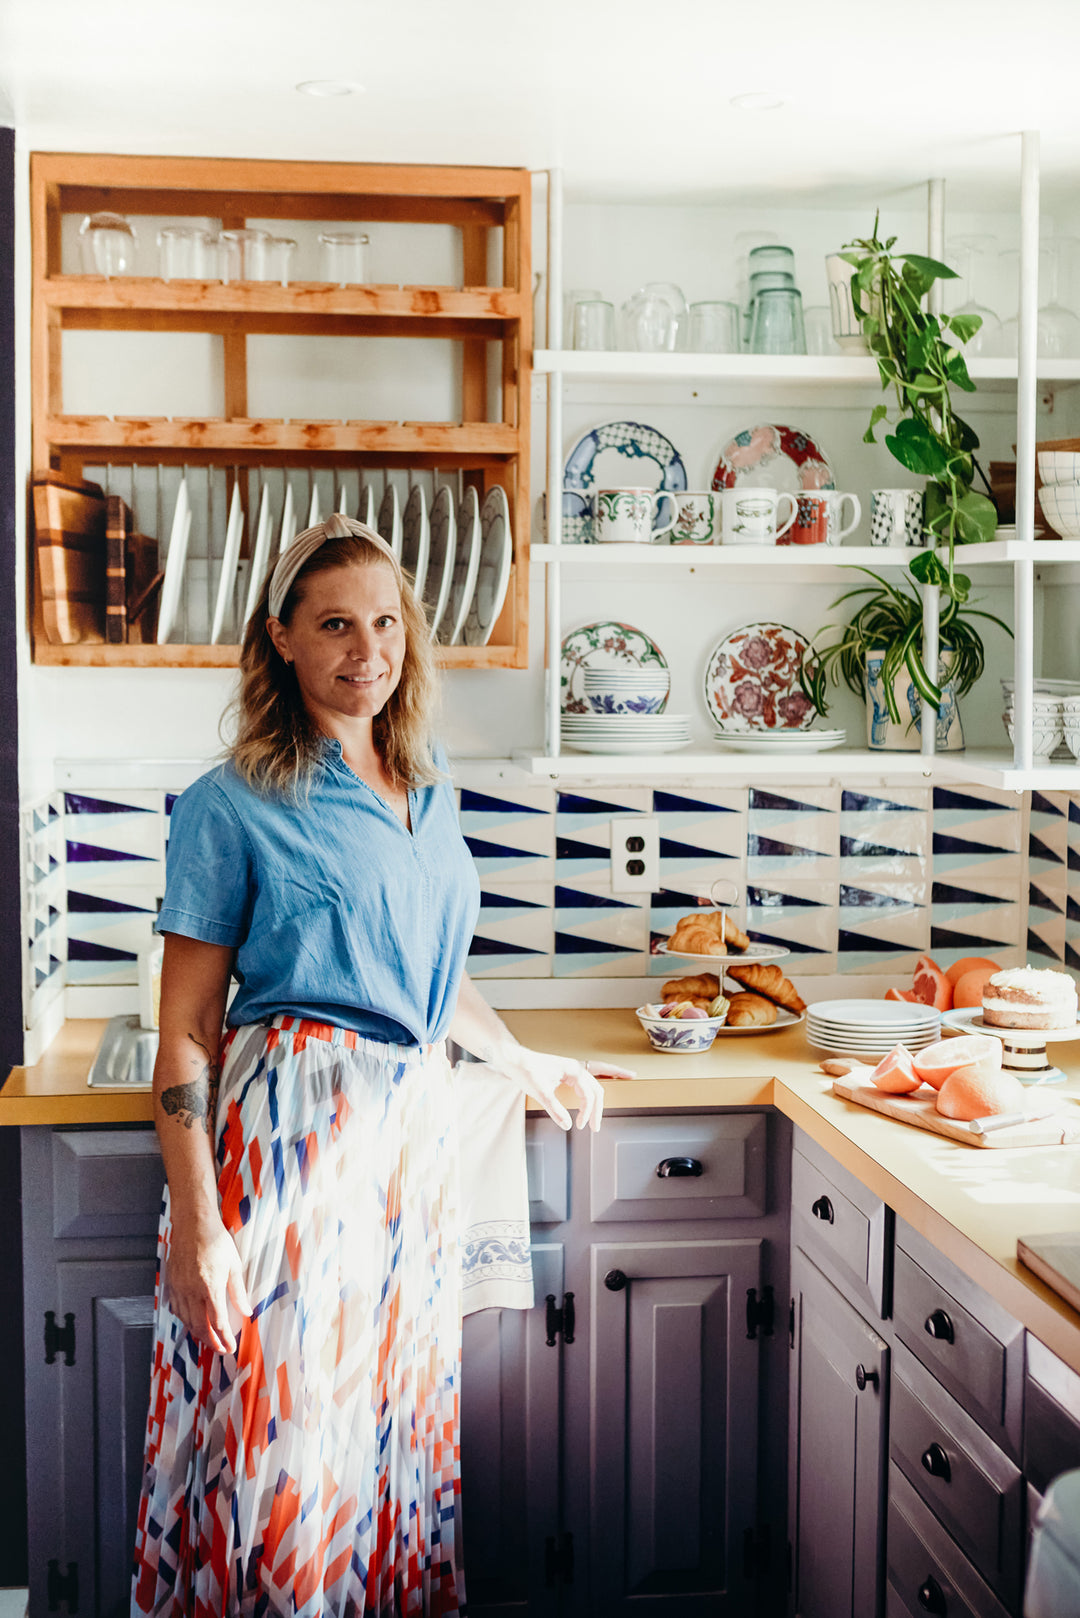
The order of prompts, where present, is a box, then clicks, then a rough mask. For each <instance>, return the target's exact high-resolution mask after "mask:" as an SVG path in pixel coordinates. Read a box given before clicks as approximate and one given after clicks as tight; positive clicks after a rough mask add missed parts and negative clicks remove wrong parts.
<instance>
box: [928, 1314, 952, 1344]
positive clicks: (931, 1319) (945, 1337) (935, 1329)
mask: <svg viewBox="0 0 1080 1618" xmlns="http://www.w3.org/2000/svg"><path fill="white" fill-rule="evenodd" d="M923 1330H924V1331H928V1332H929V1333H930V1336H931V1337H936V1338H937V1340H938V1342H939V1343H955V1341H956V1333H955V1331H954V1330H953V1323H952V1321H951V1320H950V1319H949V1317H948V1315H947V1314H946V1313H945V1311H944V1309H935V1310H934V1312H933V1314H932V1315H927V1317H926V1320H925V1321H924V1322H923Z"/></svg>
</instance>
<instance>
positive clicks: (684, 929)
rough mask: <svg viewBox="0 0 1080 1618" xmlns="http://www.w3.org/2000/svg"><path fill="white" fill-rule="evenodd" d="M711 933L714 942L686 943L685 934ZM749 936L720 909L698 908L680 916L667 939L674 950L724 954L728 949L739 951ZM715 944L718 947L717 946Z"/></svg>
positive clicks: (743, 947)
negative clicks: (705, 945)
mask: <svg viewBox="0 0 1080 1618" xmlns="http://www.w3.org/2000/svg"><path fill="white" fill-rule="evenodd" d="M701 929H704V932H705V933H706V934H711V935H712V937H713V939H714V940H715V942H714V943H713V944H712V945H711V946H710V947H706V948H702V947H701V944H700V942H699V943H698V944H695V945H693V946H691V945H688V944H687V943H686V941H685V940H686V936H687V934H692V935H693V936H695V937H700V930H701ZM749 943H750V940H749V938H748V937H747V936H746V934H745V933H744V932H743V930H742V928H741V927H738V926H736V924H735V922H733V921H732V919H731V917H730V916H728V915H726V914H725V913H724V912H723V911H720V910H699V911H696V912H693V913H692V914H691V915H689V916H681V917H680V918H679V920H678V922H676V924H675V931H674V932H673V933H672V935H671V937H670V938H669V939H668V947H669V948H671V949H676V950H680V949H681V950H690V951H691V953H693V954H695V955H726V954H727V953H728V951H729V950H730V951H733V952H734V951H740V950H744V949H746V948H747V947H748V945H749ZM717 945H719V946H720V947H719V948H717Z"/></svg>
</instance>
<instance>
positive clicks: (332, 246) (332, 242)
mask: <svg viewBox="0 0 1080 1618" xmlns="http://www.w3.org/2000/svg"><path fill="white" fill-rule="evenodd" d="M369 239H370V238H369V237H367V236H363V235H361V234H360V233H359V232H357V231H353V230H324V231H322V232H320V235H319V263H320V265H321V271H320V276H319V279H320V280H322V281H329V282H330V284H331V286H336V287H351V286H359V285H360V284H361V283H362V282H363V280H364V248H365V247H366V246H367V245H368V241H369Z"/></svg>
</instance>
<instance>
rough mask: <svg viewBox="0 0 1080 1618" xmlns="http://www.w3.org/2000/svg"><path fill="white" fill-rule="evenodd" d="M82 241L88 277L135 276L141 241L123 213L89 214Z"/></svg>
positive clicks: (83, 225)
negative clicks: (139, 241)
mask: <svg viewBox="0 0 1080 1618" xmlns="http://www.w3.org/2000/svg"><path fill="white" fill-rule="evenodd" d="M79 235H80V236H81V237H82V255H83V269H84V270H85V271H86V273H87V274H88V275H103V276H105V278H106V280H108V279H109V278H110V277H111V276H114V275H131V274H133V273H134V269H135V244H136V242H137V241H138V237H137V236H136V234H135V227H134V225H133V224H132V223H131V221H130V219H125V218H124V216H123V214H122V213H91V214H87V216H86V218H85V219H84V220H83V222H82V224H81V225H80V226H79Z"/></svg>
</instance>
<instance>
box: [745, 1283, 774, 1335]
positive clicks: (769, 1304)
mask: <svg viewBox="0 0 1080 1618" xmlns="http://www.w3.org/2000/svg"><path fill="white" fill-rule="evenodd" d="M759 1332H760V1333H761V1335H762V1337H771V1336H772V1334H773V1289H772V1287H762V1289H761V1297H760V1298H759V1297H758V1293H757V1287H747V1289H746V1335H747V1337H756V1336H757V1335H758V1333H759Z"/></svg>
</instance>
